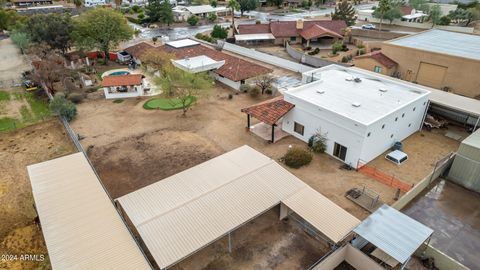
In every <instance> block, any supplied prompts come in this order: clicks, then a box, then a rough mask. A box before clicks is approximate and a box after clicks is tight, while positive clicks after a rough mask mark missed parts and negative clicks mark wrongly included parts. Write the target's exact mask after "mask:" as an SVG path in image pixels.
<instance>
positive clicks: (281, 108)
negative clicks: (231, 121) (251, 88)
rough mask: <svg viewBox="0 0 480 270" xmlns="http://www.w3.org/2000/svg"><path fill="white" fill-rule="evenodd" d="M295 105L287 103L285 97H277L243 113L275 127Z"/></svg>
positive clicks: (246, 109) (243, 110) (245, 109)
mask: <svg viewBox="0 0 480 270" xmlns="http://www.w3.org/2000/svg"><path fill="white" fill-rule="evenodd" d="M293 107H295V105H293V104H292V103H290V102H288V101H285V100H284V99H283V96H280V97H276V98H273V99H270V100H267V101H264V102H261V103H258V104H255V105H252V106H250V107H247V108H243V109H242V110H241V111H242V112H244V113H246V114H248V115H251V116H253V117H255V118H257V119H258V120H260V121H262V122H264V123H265V124H268V125H275V123H277V122H278V120H280V118H282V117H283V116H284V115H285V114H287V113H288V112H289V111H290V110H291V109H293Z"/></svg>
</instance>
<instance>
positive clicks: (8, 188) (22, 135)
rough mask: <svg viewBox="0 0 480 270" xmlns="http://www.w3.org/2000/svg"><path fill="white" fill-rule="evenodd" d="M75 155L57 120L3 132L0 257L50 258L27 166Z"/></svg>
mask: <svg viewBox="0 0 480 270" xmlns="http://www.w3.org/2000/svg"><path fill="white" fill-rule="evenodd" d="M73 152H74V148H73V145H72V144H71V143H70V140H69V138H68V137H67V135H66V134H65V132H64V130H63V126H62V125H61V124H60V123H59V122H58V120H56V119H52V120H50V121H48V122H44V123H40V124H36V125H32V126H29V127H26V128H23V129H20V130H18V131H16V132H11V133H0V160H1V161H2V162H0V171H1V172H2V174H1V175H0V221H1V222H0V254H11V255H14V254H16V255H18V256H20V254H37V255H41V254H43V255H46V254H47V250H46V247H45V243H44V240H43V237H42V233H41V231H40V229H39V228H38V227H37V226H36V225H34V223H33V220H34V218H35V217H36V213H35V210H34V208H33V203H34V201H33V197H32V193H31V185H30V180H29V178H28V174H27V169H26V166H27V165H30V164H34V163H38V162H41V161H46V160H49V159H52V158H55V157H59V156H63V155H66V154H70V153H73ZM37 267H44V268H46V269H48V268H50V266H49V263H48V261H43V262H35V261H19V260H17V261H11V262H2V261H0V269H36V268H37Z"/></svg>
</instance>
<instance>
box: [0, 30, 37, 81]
mask: <svg viewBox="0 0 480 270" xmlns="http://www.w3.org/2000/svg"><path fill="white" fill-rule="evenodd" d="M29 69H31V66H30V65H29V64H28V63H27V61H26V58H25V56H23V55H21V54H20V50H19V49H18V48H17V47H16V46H15V44H13V42H12V40H11V39H9V38H7V39H2V40H0V89H3V88H10V87H12V86H13V84H14V83H13V82H16V83H19V82H20V80H21V76H22V72H23V71H26V70H29Z"/></svg>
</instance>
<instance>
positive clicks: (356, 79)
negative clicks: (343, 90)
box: [353, 77, 362, 83]
mask: <svg viewBox="0 0 480 270" xmlns="http://www.w3.org/2000/svg"><path fill="white" fill-rule="evenodd" d="M353 80H354V81H355V82H356V83H359V82H361V81H362V79H360V78H358V77H356V78H355V79H353Z"/></svg>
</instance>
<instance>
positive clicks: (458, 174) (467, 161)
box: [448, 129, 480, 192]
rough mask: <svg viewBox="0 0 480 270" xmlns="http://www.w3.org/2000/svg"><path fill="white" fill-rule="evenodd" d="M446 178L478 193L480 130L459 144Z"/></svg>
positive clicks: (479, 183) (479, 189)
mask: <svg viewBox="0 0 480 270" xmlns="http://www.w3.org/2000/svg"><path fill="white" fill-rule="evenodd" d="M448 178H449V179H450V180H452V181H453V182H455V183H457V184H459V185H462V186H464V187H466V188H468V189H471V190H473V191H476V192H480V129H478V130H477V131H476V132H474V133H473V134H471V135H470V136H468V137H467V138H466V139H465V140H463V141H462V143H461V144H460V146H459V148H458V151H457V155H456V156H455V159H454V161H453V164H452V167H451V168H450V172H449V173H448Z"/></svg>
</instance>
